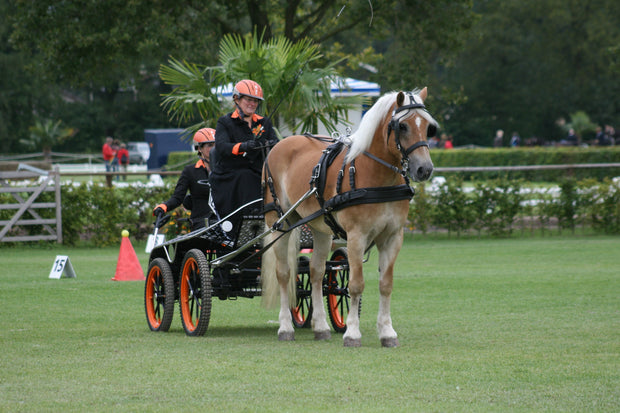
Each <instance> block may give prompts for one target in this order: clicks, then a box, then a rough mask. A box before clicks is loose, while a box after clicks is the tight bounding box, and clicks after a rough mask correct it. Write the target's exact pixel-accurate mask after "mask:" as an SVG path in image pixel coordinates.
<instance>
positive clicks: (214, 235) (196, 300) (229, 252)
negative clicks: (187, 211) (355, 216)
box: [144, 200, 349, 336]
mask: <svg viewBox="0 0 620 413" xmlns="http://www.w3.org/2000/svg"><path fill="white" fill-rule="evenodd" d="M258 201H260V200H257V201H255V202H258ZM245 207H247V205H244V206H243V207H241V208H239V209H238V210H237V211H235V212H233V213H232V214H231V215H229V216H228V217H225V218H223V219H221V220H218V221H216V222H210V223H209V224H208V225H207V226H206V227H205V228H202V229H199V230H196V231H193V232H190V233H188V234H186V235H182V236H179V237H176V238H174V239H171V240H168V241H165V242H164V243H162V244H160V245H157V246H155V247H154V248H153V249H152V251H151V254H150V257H149V266H148V271H147V275H146V283H145V289H144V307H145V312H146V320H147V323H148V325H149V328H150V329H151V330H152V331H168V329H169V328H170V325H171V323H172V319H173V314H174V307H175V303H176V302H178V303H179V310H180V313H181V322H182V324H183V329H184V330H185V333H186V334H187V335H189V336H202V335H204V334H205V333H206V331H207V329H208V327H209V319H210V317H211V302H212V299H213V298H218V299H220V300H231V299H236V298H238V297H245V298H253V297H256V296H260V295H261V282H260V275H261V256H262V253H263V252H264V248H265V247H263V245H262V242H261V241H262V239H263V238H264V237H265V235H267V234H268V233H270V232H273V231H275V229H271V230H269V229H268V230H265V224H264V217H263V216H262V215H241V214H242V211H244V210H245ZM239 215H241V218H240V219H238V220H236V221H237V225H235V227H236V230H233V231H231V232H228V233H225V232H224V231H223V230H222V227H226V225H230V224H229V222H230V221H228V220H227V219H229V218H231V217H235V216H239ZM168 219H169V216H166V217H158V218H157V221H156V223H155V228H156V231H157V229H158V228H160V227H161V226H163V225H164V224H165V223H166V222H167V220H168ZM284 219H286V217H283V218H282V220H284ZM301 228H302V236H301V251H304V250H305V249H309V248H311V247H312V235H311V233H310V231H309V230H308V229H307V228H306V227H305V226H302V227H301ZM229 234H232V236H230V235H229ZM268 247H269V246H267V247H266V248H268ZM325 268H326V269H325V275H324V277H323V296H324V297H325V298H326V302H327V307H328V314H329V318H330V320H331V323H332V326H333V328H334V330H336V331H337V332H344V331H345V330H346V316H347V314H348V310H349V294H348V282H349V264H348V257H347V251H346V248H344V247H341V248H337V249H335V250H334V251H333V253H332V255H331V259H330V260H328V261H327V262H326V267H325ZM312 305H313V303H312V298H311V290H310V266H309V258H308V256H307V255H303V254H302V253H301V252H300V255H299V257H298V270H297V300H296V306H295V307H294V308H291V313H292V318H293V323H294V325H295V326H296V327H309V326H310V319H311V316H312Z"/></svg>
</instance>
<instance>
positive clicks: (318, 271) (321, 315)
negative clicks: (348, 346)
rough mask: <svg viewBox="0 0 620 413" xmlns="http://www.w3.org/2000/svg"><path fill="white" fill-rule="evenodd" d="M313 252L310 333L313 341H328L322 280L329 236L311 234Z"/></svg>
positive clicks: (329, 243)
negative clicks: (311, 332)
mask: <svg viewBox="0 0 620 413" xmlns="http://www.w3.org/2000/svg"><path fill="white" fill-rule="evenodd" d="M312 237H313V239H314V250H313V251H312V257H311V259H310V283H311V284H312V303H314V304H313V305H312V331H314V339H315V340H329V339H330V338H331V331H330V328H329V324H327V315H326V313H325V306H324V305H323V278H324V276H325V261H326V260H327V256H328V254H329V250H330V247H331V242H332V236H331V234H324V233H319V232H318V231H317V232H313V234H312Z"/></svg>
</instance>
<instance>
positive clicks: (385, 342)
mask: <svg viewBox="0 0 620 413" xmlns="http://www.w3.org/2000/svg"><path fill="white" fill-rule="evenodd" d="M399 345H400V343H399V342H398V338H397V337H388V338H382V339H381V346H382V347H398V346H399Z"/></svg>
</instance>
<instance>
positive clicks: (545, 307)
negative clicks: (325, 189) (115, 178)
mask: <svg viewBox="0 0 620 413" xmlns="http://www.w3.org/2000/svg"><path fill="white" fill-rule="evenodd" d="M119 245H120V239H119ZM135 248H136V251H137V253H138V256H139V258H140V260H141V262H142V266H143V268H144V269H146V267H147V261H148V256H147V254H145V253H144V245H143V244H137V245H135ZM118 251H119V248H118V247H115V248H107V249H85V248H66V247H62V246H53V247H50V248H42V247H33V248H28V247H19V248H2V249H0V262H1V263H2V266H3V268H4V270H3V273H2V275H0V342H1V343H2V349H1V356H0V411H3V412H4V411H7V412H11V411H24V412H33V411H63V412H71V411H76V412H77V411H79V412H82V411H89V412H97V411H102V412H109V411H136V412H137V411H139V412H142V411H196V410H198V411H241V412H306V411H307V412H318V411H321V412H330V411H333V412H343V411H344V412H349V411H351V412H352V411H355V412H367V411H373V412H414V411H424V412H452V411H476V412H480V411H490V412H506V411H515V412H522V411H532V412H540V411H552V412H558V411H567V412H584V411H588V412H590V411H605V412H612V411H619V410H620V261H619V257H620V237H604V236H576V237H568V236H565V237H552V238H513V239H482V240H479V239H433V238H430V239H423V238H417V237H416V238H415V239H413V240H412V239H409V240H407V241H406V243H405V245H404V247H403V250H402V252H401V254H400V256H399V260H398V264H397V268H396V275H395V289H394V294H393V298H392V318H393V321H394V327H395V329H396V331H397V332H398V333H399V339H400V343H401V346H400V347H399V348H396V349H384V348H381V346H380V343H379V340H378V338H377V335H376V332H375V328H374V324H375V319H376V314H377V311H378V308H377V306H378V286H377V272H376V268H377V254H376V251H374V252H373V253H372V255H371V259H370V261H369V262H368V263H367V264H365V269H366V274H367V276H366V290H365V292H364V297H363V306H362V323H361V328H362V334H363V335H364V336H363V338H362V345H363V347H361V348H343V346H342V336H341V335H339V334H334V335H333V336H332V339H331V340H330V341H327V342H315V341H314V340H313V335H312V332H311V331H310V330H305V329H304V330H298V331H297V333H296V341H295V342H292V343H288V342H278V341H277V334H276V332H277V328H278V326H277V323H276V322H275V321H274V320H277V311H276V310H266V309H264V308H262V307H261V305H260V300H259V299H253V300H250V299H239V300H238V301H234V302H233V301H219V300H217V299H216V300H214V303H213V304H214V305H213V310H212V317H211V323H210V326H209V330H208V331H207V334H206V335H205V336H204V337H199V338H190V337H187V336H186V335H185V333H184V332H183V328H182V326H181V322H180V318H179V315H178V306H177V307H176V308H175V318H174V320H173V324H172V327H171V330H170V332H168V333H153V332H151V331H149V329H148V327H147V324H146V321H145V316H144V309H143V293H144V291H143V290H144V285H143V283H142V282H114V281H110V278H112V277H113V276H114V273H115V269H116V264H117V258H118ZM56 255H68V256H69V258H70V260H71V262H72V264H73V267H74V268H75V271H76V273H77V278H75V279H65V278H63V279H60V280H51V279H48V274H49V272H50V269H51V266H52V263H53V261H54V258H55V256H56Z"/></svg>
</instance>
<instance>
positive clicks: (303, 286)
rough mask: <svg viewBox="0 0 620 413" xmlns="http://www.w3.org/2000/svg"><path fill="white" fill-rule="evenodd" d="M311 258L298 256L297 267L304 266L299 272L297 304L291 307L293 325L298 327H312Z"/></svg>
mask: <svg viewBox="0 0 620 413" xmlns="http://www.w3.org/2000/svg"><path fill="white" fill-rule="evenodd" d="M309 262H310V259H309V258H308V257H306V256H305V255H300V256H299V258H297V267H298V268H302V267H303V272H302V270H298V272H297V306H296V307H295V308H291V315H292V316H293V325H295V327H297V328H307V327H310V320H311V319H312V295H311V294H312V285H311V284H310V266H309Z"/></svg>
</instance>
